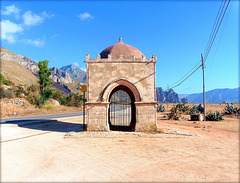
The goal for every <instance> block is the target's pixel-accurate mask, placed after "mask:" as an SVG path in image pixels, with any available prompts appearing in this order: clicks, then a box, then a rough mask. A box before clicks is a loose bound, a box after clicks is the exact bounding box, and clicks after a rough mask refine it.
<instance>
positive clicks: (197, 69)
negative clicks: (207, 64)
mask: <svg viewBox="0 0 240 183" xmlns="http://www.w3.org/2000/svg"><path fill="white" fill-rule="evenodd" d="M201 66H202V65H199V66H198V67H197V68H196V69H195V70H194V71H193V72H192V73H191V74H189V75H188V76H187V77H186V78H185V79H184V80H182V81H181V82H180V83H178V84H177V85H175V86H173V87H171V88H175V87H177V86H179V85H180V84H182V83H183V82H184V81H186V80H187V79H188V78H189V77H190V76H191V75H193V73H194V72H196V71H197V70H198V69H199V68H200V67H201Z"/></svg>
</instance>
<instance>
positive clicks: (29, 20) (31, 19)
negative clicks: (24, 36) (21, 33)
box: [22, 11, 43, 26]
mask: <svg viewBox="0 0 240 183" xmlns="http://www.w3.org/2000/svg"><path fill="white" fill-rule="evenodd" d="M22 18H23V23H24V25H27V26H32V25H37V24H40V23H42V22H43V17H41V16H39V15H37V14H34V13H33V12H31V11H26V12H25V13H24V14H23V16H22Z"/></svg>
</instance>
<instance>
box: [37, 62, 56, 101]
mask: <svg viewBox="0 0 240 183" xmlns="http://www.w3.org/2000/svg"><path fill="white" fill-rule="evenodd" d="M48 63H49V61H47V60H45V61H39V62H38V68H39V71H38V75H39V85H40V87H39V88H40V101H39V104H45V103H46V102H47V101H48V99H49V98H50V97H51V96H52V95H53V89H51V88H49V86H50V85H51V84H52V80H51V79H50V78H49V76H50V75H51V74H52V72H51V71H49V69H48Z"/></svg>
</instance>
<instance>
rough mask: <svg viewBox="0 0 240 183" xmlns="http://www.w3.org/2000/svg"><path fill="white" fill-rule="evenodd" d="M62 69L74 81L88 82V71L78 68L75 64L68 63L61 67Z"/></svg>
mask: <svg viewBox="0 0 240 183" xmlns="http://www.w3.org/2000/svg"><path fill="white" fill-rule="evenodd" d="M60 69H61V70H63V71H65V72H67V73H68V74H69V75H70V76H71V78H72V79H73V81H74V83H86V77H87V76H86V72H85V71H83V70H82V69H79V68H77V67H76V66H75V65H73V64H71V65H67V66H63V67H61V68H60Z"/></svg>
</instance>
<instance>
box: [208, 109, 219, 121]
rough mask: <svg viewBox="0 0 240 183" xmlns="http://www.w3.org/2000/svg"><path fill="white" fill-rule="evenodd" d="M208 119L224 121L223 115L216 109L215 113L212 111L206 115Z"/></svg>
mask: <svg viewBox="0 0 240 183" xmlns="http://www.w3.org/2000/svg"><path fill="white" fill-rule="evenodd" d="M206 120H207V121H222V120H223V115H221V113H220V112H219V111H216V112H215V113H212V112H210V113H209V114H208V115H207V116H206Z"/></svg>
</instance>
